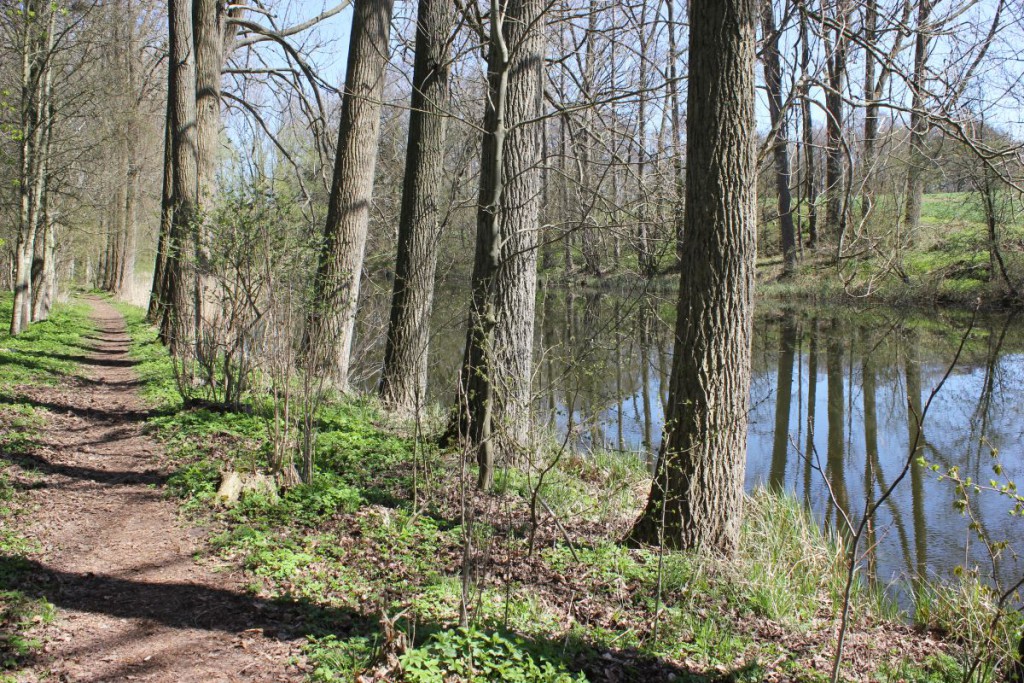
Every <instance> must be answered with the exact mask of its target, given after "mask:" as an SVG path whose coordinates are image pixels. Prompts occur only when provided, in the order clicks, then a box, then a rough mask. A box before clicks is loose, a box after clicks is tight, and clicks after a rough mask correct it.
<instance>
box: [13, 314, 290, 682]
mask: <svg viewBox="0 0 1024 683" xmlns="http://www.w3.org/2000/svg"><path fill="white" fill-rule="evenodd" d="M89 303H90V305H91V306H92V307H93V319H94V320H95V322H96V325H97V328H98V332H97V333H96V334H94V335H92V336H91V337H90V338H88V339H87V340H86V341H85V342H84V343H83V348H82V357H81V358H80V359H77V360H79V361H80V362H81V369H80V372H79V375H80V376H79V377H76V378H74V379H73V380H71V381H68V382H65V383H64V384H63V385H62V386H60V387H45V388H44V387H36V388H33V389H28V390H26V391H25V393H26V394H27V395H28V396H29V397H30V398H31V400H32V401H33V402H34V403H36V404H37V405H40V406H42V407H45V408H47V409H48V410H49V411H50V413H51V415H50V416H49V419H48V420H47V424H46V427H45V428H44V430H43V434H42V436H41V447H40V448H39V449H37V450H36V451H35V453H34V454H33V455H32V457H31V458H30V460H31V461H32V462H30V463H28V464H29V465H31V466H32V467H33V468H34V469H36V470H37V471H40V472H42V473H43V479H42V482H41V483H40V484H39V485H38V487H37V488H35V489H34V490H32V491H30V494H29V495H31V496H32V499H33V500H32V503H33V504H34V505H35V506H37V510H36V511H35V512H33V513H32V515H31V521H30V522H29V526H28V529H27V531H28V533H30V534H31V535H32V536H34V537H35V538H36V539H38V541H39V542H40V543H41V544H42V549H43V551H42V553H41V554H40V555H37V556H35V557H34V558H33V560H34V561H35V562H37V563H38V567H36V568H35V569H36V570H37V571H36V576H37V577H38V578H39V580H40V585H41V586H42V589H41V592H42V593H43V594H44V595H45V596H46V597H47V598H48V599H49V600H50V601H51V602H53V603H54V604H55V605H56V606H57V610H58V611H57V618H56V620H55V622H54V624H53V625H52V626H49V627H47V628H46V629H45V630H44V640H45V642H46V646H45V654H44V656H43V661H42V662H41V663H40V665H39V666H38V667H37V669H36V671H37V675H39V677H40V679H46V674H47V673H50V674H52V676H53V678H52V679H49V680H58V681H81V682H85V681H90V682H92V681H97V682H98V681H125V680H131V681H159V682H161V683H163V682H166V683H170V682H172V681H173V682H175V683H178V682H185V681H196V682H204V683H205V682H206V681H210V682H213V681H297V680H301V679H302V676H301V674H300V673H299V672H298V670H297V669H296V668H295V667H294V666H290V665H289V658H290V656H291V655H293V654H295V652H296V647H297V643H296V642H295V638H294V636H293V635H291V634H289V633H288V632H287V629H286V625H285V624H283V623H281V622H279V621H278V620H277V619H276V618H275V617H278V618H280V617H281V615H280V614H279V613H278V612H277V611H276V609H275V607H274V606H273V605H270V604H267V603H264V602H262V601H259V600H256V599H253V598H250V597H248V596H246V595H245V594H244V593H243V591H242V590H241V589H240V583H241V578H240V577H239V576H238V575H237V573H235V572H233V571H232V570H231V569H230V568H227V567H216V566H210V565H211V564H212V563H205V564H197V562H196V561H194V560H193V554H194V553H195V552H196V551H197V550H198V549H199V548H200V541H201V539H202V536H203V532H202V531H201V530H199V529H191V530H189V529H187V528H185V527H184V526H183V525H182V524H180V523H179V520H178V516H177V511H176V506H175V505H174V503H173V502H171V501H168V500H165V499H164V497H163V493H162V484H163V482H164V480H165V471H164V470H163V469H162V467H161V462H160V456H161V450H160V445H159V444H158V443H156V442H155V441H154V440H153V439H152V438H150V437H149V436H147V435H146V434H144V433H143V431H142V427H143V422H144V419H145V416H146V412H145V404H144V403H143V401H142V400H141V399H140V398H139V396H138V393H137V388H138V382H137V380H136V378H135V373H134V371H133V369H132V365H133V363H132V361H131V359H130V358H129V357H128V355H127V350H128V346H129V338H128V335H127V333H126V332H125V325H124V321H123V319H122V317H121V315H120V314H119V313H118V312H117V311H116V310H115V309H114V308H112V307H111V306H109V305H108V304H107V303H105V302H103V301H100V300H90V301H89Z"/></svg>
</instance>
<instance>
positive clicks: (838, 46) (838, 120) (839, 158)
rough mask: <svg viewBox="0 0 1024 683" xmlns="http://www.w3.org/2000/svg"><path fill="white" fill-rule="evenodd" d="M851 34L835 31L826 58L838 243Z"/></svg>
mask: <svg viewBox="0 0 1024 683" xmlns="http://www.w3.org/2000/svg"><path fill="white" fill-rule="evenodd" d="M847 14H848V10H847V9H846V8H845V7H841V8H840V9H839V10H838V12H837V16H836V20H837V21H838V22H840V23H842V24H843V25H844V26H845V25H846V23H847ZM847 45H848V38H847V37H846V35H845V34H844V33H843V31H842V30H839V29H837V30H836V31H835V41H834V44H833V43H832V41H830V40H829V39H828V33H827V32H826V39H825V51H826V55H825V60H826V67H827V71H828V87H827V88H826V89H825V112H826V117H827V120H826V122H825V134H826V143H825V193H826V202H825V226H826V228H827V230H828V232H829V237H830V238H832V239H833V240H835V242H836V243H837V244H838V243H840V242H841V241H842V238H843V233H845V232H846V197H845V195H846V181H847V178H846V155H847V152H846V148H845V144H844V143H845V140H844V137H843V126H844V118H843V117H844V115H845V114H844V111H843V90H844V88H845V85H846V50H847Z"/></svg>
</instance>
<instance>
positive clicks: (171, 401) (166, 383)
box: [111, 302, 181, 408]
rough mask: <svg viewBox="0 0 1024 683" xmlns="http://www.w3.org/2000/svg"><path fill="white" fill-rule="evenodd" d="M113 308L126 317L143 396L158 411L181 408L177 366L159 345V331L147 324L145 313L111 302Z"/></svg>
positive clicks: (135, 307)
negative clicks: (176, 373) (175, 368)
mask: <svg viewBox="0 0 1024 683" xmlns="http://www.w3.org/2000/svg"><path fill="white" fill-rule="evenodd" d="M111 305H113V307H114V308H116V309H117V311H118V312H119V313H120V314H121V315H123V316H124V321H125V325H126V326H127V328H128V334H129V335H130V336H131V340H132V341H131V346H130V347H129V349H128V355H129V356H130V357H131V358H132V359H133V360H135V361H136V365H135V367H134V370H135V374H136V375H138V377H139V381H140V383H141V385H142V389H141V393H142V396H143V397H144V398H146V399H147V400H149V401H150V402H151V403H152V404H153V405H154V406H156V407H158V408H175V407H178V406H180V405H181V395H180V394H179V393H178V386H177V384H176V383H175V381H174V364H173V363H172V362H171V357H170V356H169V355H168V353H167V349H165V348H164V346H163V344H161V343H160V337H159V335H158V334H157V331H156V328H154V327H153V326H152V325H150V324H149V323H148V322H146V311H144V310H143V309H141V308H139V307H138V306H133V305H131V304H126V303H122V302H111Z"/></svg>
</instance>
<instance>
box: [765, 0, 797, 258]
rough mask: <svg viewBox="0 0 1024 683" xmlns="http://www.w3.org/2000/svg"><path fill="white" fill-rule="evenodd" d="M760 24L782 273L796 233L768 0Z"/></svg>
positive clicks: (776, 48) (776, 40)
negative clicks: (772, 131) (770, 127)
mask: <svg viewBox="0 0 1024 683" xmlns="http://www.w3.org/2000/svg"><path fill="white" fill-rule="evenodd" d="M761 26H762V32H763V33H764V47H763V48H762V49H763V52H762V54H763V59H764V80H765V86H766V88H767V90H768V112H769V117H770V119H771V124H772V129H773V130H774V131H775V140H774V143H773V145H772V152H773V154H774V157H775V191H776V194H777V195H778V205H779V244H780V246H781V247H782V272H783V275H792V274H793V272H794V271H795V270H796V235H795V229H794V227H793V212H792V209H791V203H792V197H791V196H790V192H789V179H790V170H789V128H788V126H787V124H786V119H785V112H784V111H783V109H782V61H781V60H780V58H779V33H778V31H776V30H775V13H774V10H773V4H772V1H771V0H764V2H763V4H762V6H761Z"/></svg>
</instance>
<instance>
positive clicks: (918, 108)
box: [904, 0, 933, 239]
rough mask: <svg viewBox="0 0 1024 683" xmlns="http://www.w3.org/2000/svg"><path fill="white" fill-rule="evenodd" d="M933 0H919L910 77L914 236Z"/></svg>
mask: <svg viewBox="0 0 1024 683" xmlns="http://www.w3.org/2000/svg"><path fill="white" fill-rule="evenodd" d="M932 4H933V0H918V5H917V29H916V39H915V42H914V73H913V75H912V76H911V79H910V91H911V103H910V163H909V165H908V166H907V203H906V213H905V216H904V225H905V227H906V231H907V237H908V238H909V239H913V237H914V233H916V232H917V228H918V226H919V225H920V223H921V204H922V202H923V200H924V170H925V165H926V164H927V162H928V156H927V154H926V153H925V136H926V135H927V134H928V113H927V112H926V111H925V110H924V95H925V87H926V86H927V80H928V77H927V69H928V45H929V39H930V32H931V30H932V29H931V27H930V26H929V23H930V21H931V11H932Z"/></svg>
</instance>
